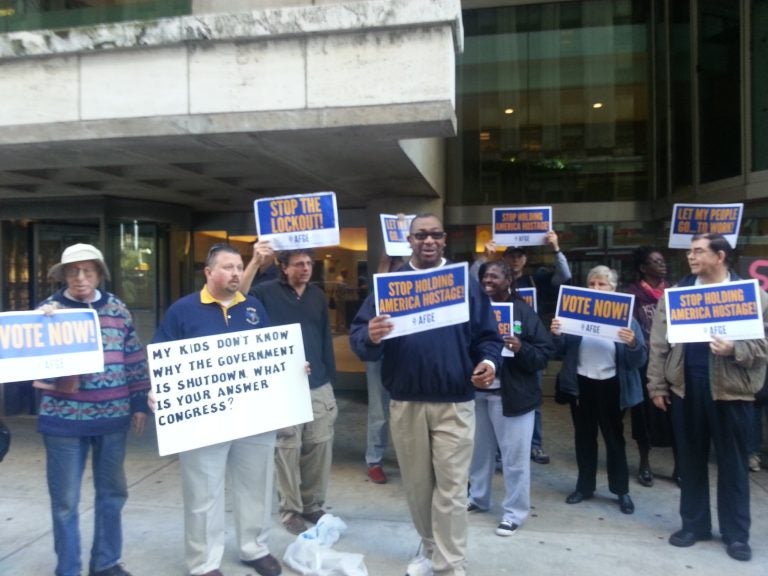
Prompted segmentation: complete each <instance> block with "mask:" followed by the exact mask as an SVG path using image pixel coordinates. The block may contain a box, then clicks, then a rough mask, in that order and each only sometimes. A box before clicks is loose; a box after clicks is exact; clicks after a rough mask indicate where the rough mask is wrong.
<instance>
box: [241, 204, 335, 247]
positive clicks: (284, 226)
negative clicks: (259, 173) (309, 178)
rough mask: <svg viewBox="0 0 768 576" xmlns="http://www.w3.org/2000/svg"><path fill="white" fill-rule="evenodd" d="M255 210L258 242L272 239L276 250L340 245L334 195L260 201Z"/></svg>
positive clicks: (271, 241)
mask: <svg viewBox="0 0 768 576" xmlns="http://www.w3.org/2000/svg"><path fill="white" fill-rule="evenodd" d="M253 207H254V211H255V213H256V232H257V234H258V236H259V240H269V241H270V243H271V245H272V247H273V248H274V249H275V250H297V249H299V248H319V247H322V246H338V245H339V212H338V209H337V207H336V194H335V193H334V192H317V193H314V194H297V195H295V196H280V197H278V198H261V199H259V200H255V201H254V203H253Z"/></svg>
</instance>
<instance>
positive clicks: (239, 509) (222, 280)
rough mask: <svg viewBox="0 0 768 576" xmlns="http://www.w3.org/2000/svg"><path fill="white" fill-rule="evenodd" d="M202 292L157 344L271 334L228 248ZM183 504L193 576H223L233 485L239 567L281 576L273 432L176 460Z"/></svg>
mask: <svg viewBox="0 0 768 576" xmlns="http://www.w3.org/2000/svg"><path fill="white" fill-rule="evenodd" d="M204 271H205V285H204V286H203V288H202V290H200V291H199V292H194V293H192V294H189V295H187V296H184V297H182V298H181V299H179V300H177V301H176V302H175V303H174V304H173V305H171V307H170V308H169V309H168V311H167V312H166V314H165V317H164V318H163V321H162V322H161V324H160V326H159V327H158V329H157V331H156V332H155V336H154V339H153V342H156V343H157V342H169V341H172V340H184V339H187V338H196V337H200V336H211V335H214V334H224V333H227V332H239V331H242V330H255V329H258V328H265V327H267V326H271V325H272V323H271V322H270V319H269V316H268V314H267V312H266V310H264V307H263V306H262V304H261V302H259V301H258V300H257V299H256V298H253V297H252V296H244V295H243V293H242V292H241V291H240V288H241V282H242V277H243V260H242V257H241V256H240V253H239V252H238V251H237V249H235V248H234V247H232V246H230V245H229V244H215V245H213V246H212V247H211V248H210V250H209V251H208V255H207V257H206V259H205V270H204ZM179 463H180V465H181V482H182V495H183V498H184V540H185V555H186V564H187V569H188V570H189V573H190V574H191V575H192V576H222V573H221V571H220V570H219V567H220V566H221V560H222V557H223V555H224V546H225V542H226V540H227V532H226V525H225V495H224V486H225V483H226V481H227V479H228V480H229V488H230V497H231V499H232V513H233V514H234V516H235V531H236V536H237V537H236V542H237V546H238V553H239V555H240V561H241V562H242V563H243V564H245V565H246V566H248V567H250V568H253V569H254V570H255V571H256V572H257V573H258V574H260V575H261V576H278V575H279V574H281V572H282V569H281V567H280V562H278V560H277V559H276V558H275V557H274V556H272V555H271V554H270V553H269V547H268V537H269V527H270V524H271V515H272V492H273V490H274V470H275V464H274V463H275V432H274V431H271V432H264V433H263V434H256V435H254V436H247V437H245V438H238V439H236V440H231V441H229V442H221V443H219V444H213V445H211V446H204V447H202V448H196V449H194V450H187V451H184V452H181V453H180V454H179Z"/></svg>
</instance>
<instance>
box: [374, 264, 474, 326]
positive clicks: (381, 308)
mask: <svg viewBox="0 0 768 576" xmlns="http://www.w3.org/2000/svg"><path fill="white" fill-rule="evenodd" d="M373 291H374V298H375V301H376V315H380V314H388V315H389V316H390V319H391V321H392V323H393V324H394V326H395V327H394V329H393V330H392V332H390V333H389V334H388V335H387V336H386V338H394V337H396V336H403V335H405V334H415V333H417V332H424V331H425V330H432V329H433V328H440V327H442V326H451V325H453V324H461V323H462V322H467V321H469V294H468V288H467V263H466V262H462V263H461V264H450V265H448V266H441V267H440V268H431V269H429V270H424V271H416V272H390V273H387V274H374V276H373Z"/></svg>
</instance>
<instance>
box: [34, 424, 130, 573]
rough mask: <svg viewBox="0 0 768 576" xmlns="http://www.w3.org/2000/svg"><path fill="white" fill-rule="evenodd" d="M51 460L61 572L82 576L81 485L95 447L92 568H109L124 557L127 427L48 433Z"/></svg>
mask: <svg viewBox="0 0 768 576" xmlns="http://www.w3.org/2000/svg"><path fill="white" fill-rule="evenodd" d="M43 439H44V442H45V451H46V459H47V474H48V493H49V494H50V496H51V514H52V516H53V541H54V547H55V549H56V556H57V557H58V564H57V566H56V576H78V575H79V574H80V572H81V570H82V564H81V561H80V527H79V517H80V515H79V513H78V507H79V504H80V487H81V484H82V480H83V471H84V470H85V461H86V460H87V458H88V449H89V448H93V455H92V458H93V485H94V489H95V493H96V496H95V503H94V517H95V520H94V529H93V547H92V548H91V561H90V566H89V569H90V570H92V571H100V570H106V569H107V568H111V567H112V566H114V565H115V564H117V563H118V562H119V561H120V555H121V552H122V547H123V532H122V526H121V511H122V509H123V506H124V505H125V501H126V500H127V498H128V486H127V484H126V480H125V470H124V469H123V461H124V460H125V441H126V432H118V433H114V434H104V435H102V436H84V437H70V436H51V435H47V434H45V435H43Z"/></svg>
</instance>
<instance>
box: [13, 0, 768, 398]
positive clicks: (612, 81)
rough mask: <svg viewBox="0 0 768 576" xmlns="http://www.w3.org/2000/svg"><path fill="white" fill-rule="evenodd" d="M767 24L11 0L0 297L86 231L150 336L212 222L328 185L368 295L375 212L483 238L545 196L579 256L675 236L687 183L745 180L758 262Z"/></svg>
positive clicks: (695, 189)
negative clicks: (439, 217)
mask: <svg viewBox="0 0 768 576" xmlns="http://www.w3.org/2000/svg"><path fill="white" fill-rule="evenodd" d="M766 30H768V0H568V1H561V2H546V1H524V0H507V1H501V0H496V1H493V0H465V1H463V2H459V1H458V0H347V1H346V2H344V1H342V2H338V1H328V0H314V1H311V0H305V1H300V0H295V1H282V2H278V1H277V0H272V1H270V0H234V1H228V2H223V1H214V0H207V1H205V0H174V1H171V2H160V1H154V0H136V1H128V0H126V1H121V2H114V1H101V2H100V1H97V0H94V1H85V0H83V1H75V0H49V1H44V0H41V1H39V2H22V1H18V0H0V95H2V100H1V101H2V106H1V107H0V255H1V257H2V267H1V268H0V270H2V272H1V273H2V274H3V281H2V283H1V284H0V309H2V310H23V309H28V308H30V307H33V306H34V305H35V304H36V303H37V302H39V301H40V300H42V298H44V297H45V296H46V295H47V294H48V293H49V292H50V291H52V290H53V288H54V287H53V286H52V285H51V284H50V282H48V280H47V279H46V272H47V270H48V268H49V267H50V265H51V264H52V263H54V262H56V261H57V259H58V258H59V256H60V254H61V250H62V249H63V248H64V247H65V246H66V245H68V244H71V243H73V242H80V241H84V242H90V243H94V244H97V245H99V246H100V247H102V248H103V249H104V252H105V254H106V257H107V260H108V263H109V265H110V267H111V269H112V271H113V282H112V285H110V286H109V288H110V289H111V290H113V291H115V292H116V293H118V294H120V296H121V297H123V298H124V299H125V300H126V301H127V303H128V304H129V306H130V307H131V309H132V310H133V311H134V312H135V313H136V316H137V321H138V324H139V327H140V331H141V333H142V335H143V336H144V337H145V338H148V337H149V335H151V333H152V331H153V330H154V327H155V325H156V324H157V322H158V320H159V318H160V316H161V315H162V313H163V311H164V309H165V308H166V307H167V306H168V305H169V303H170V302H172V301H173V300H174V299H175V298H177V297H178V296H179V295H181V294H183V293H185V292H188V291H190V290H192V289H193V288H194V287H196V286H198V285H199V284H200V282H201V268H202V261H203V258H204V255H205V253H206V252H207V249H208V247H209V246H210V245H211V244H212V243H214V242H217V241H221V240H224V239H226V240H229V241H231V242H233V243H234V244H236V245H238V246H240V247H241V249H242V250H243V251H244V253H246V256H247V254H248V253H249V252H250V245H251V242H252V241H253V239H254V234H255V226H254V218H253V201H254V200H255V199H256V198H261V197H269V196H279V195H284V194H294V193H302V192H314V191H322V190H333V191H335V192H336V194H337V197H338V201H339V206H340V209H341V214H340V221H341V226H342V242H341V246H339V247H334V248H329V249H328V250H323V251H320V252H318V254H317V255H316V259H317V266H316V278H317V279H318V280H319V281H327V283H328V285H329V291H330V290H333V289H334V288H333V286H332V282H333V280H334V279H335V278H337V277H338V275H339V272H340V271H341V270H342V269H346V270H347V271H348V282H349V286H348V289H349V291H350V296H351V297H350V298H349V299H348V302H349V306H352V307H354V303H355V301H356V298H357V297H358V296H359V295H361V294H360V293H359V292H358V290H356V288H357V287H358V286H357V285H358V284H360V285H361V286H362V285H365V283H366V282H365V280H366V279H367V277H368V276H369V275H370V273H371V272H372V271H374V270H375V264H376V262H378V259H379V255H380V253H381V238H380V233H379V222H378V214H379V213H380V212H387V213H392V212H400V211H402V212H416V211H430V212H438V213H441V214H443V215H444V216H445V220H446V225H447V227H448V230H449V234H450V236H449V241H448V250H449V253H450V255H451V257H453V258H455V259H471V258H473V257H474V255H475V254H476V253H477V252H478V251H481V250H482V246H483V244H484V243H485V241H486V240H487V239H489V237H490V227H489V223H490V215H491V208H492V207H494V206H504V205H551V206H553V211H554V219H555V228H556V229H557V231H558V233H559V235H560V238H561V245H562V247H563V248H564V249H565V250H566V251H567V252H568V256H569V259H570V260H571V262H572V264H573V268H574V272H575V276H576V280H577V281H580V280H581V276H582V274H583V272H584V271H586V269H588V268H589V267H591V266H593V265H594V264H596V263H606V264H609V265H612V266H615V267H617V268H620V269H622V270H623V271H625V270H626V269H627V265H626V258H627V255H628V253H629V252H630V250H631V249H632V247H634V246H637V245H639V244H648V243H650V244H655V245H659V246H665V245H666V239H667V235H668V224H669V215H670V213H671V207H672V204H673V203H675V202H701V203H722V202H744V203H745V205H746V210H745V219H744V221H743V222H742V227H741V234H740V239H739V244H740V250H741V254H742V256H743V261H744V262H751V263H753V264H754V265H755V266H757V268H755V269H756V270H758V273H760V272H759V271H760V270H762V268H760V266H762V264H761V260H760V258H761V257H762V254H764V253H765V252H766V244H768V89H767V88H768V87H767V86H766V84H767V83H768V77H767V76H766V75H765V74H764V73H761V71H762V70H765V69H767V68H768V42H766ZM669 257H670V260H671V261H672V270H673V275H675V274H677V273H680V272H681V271H682V270H683V268H684V262H683V259H682V258H681V257H680V255H679V254H675V253H670V254H669ZM532 260H534V264H535V265H548V264H549V263H550V262H549V261H548V256H547V255H546V254H543V253H542V254H541V256H540V257H534V258H532ZM764 272H765V277H766V279H767V280H766V281H768V264H766V268H765V270H764ZM348 316H349V314H348ZM5 392H6V395H5V401H4V404H5V409H6V410H7V411H11V412H13V411H24V410H25V409H26V406H27V405H28V404H31V403H32V402H31V400H29V399H28V398H19V397H18V395H14V396H13V398H11V397H10V396H8V390H7V387H6V390H5ZM0 402H3V396H0Z"/></svg>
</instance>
